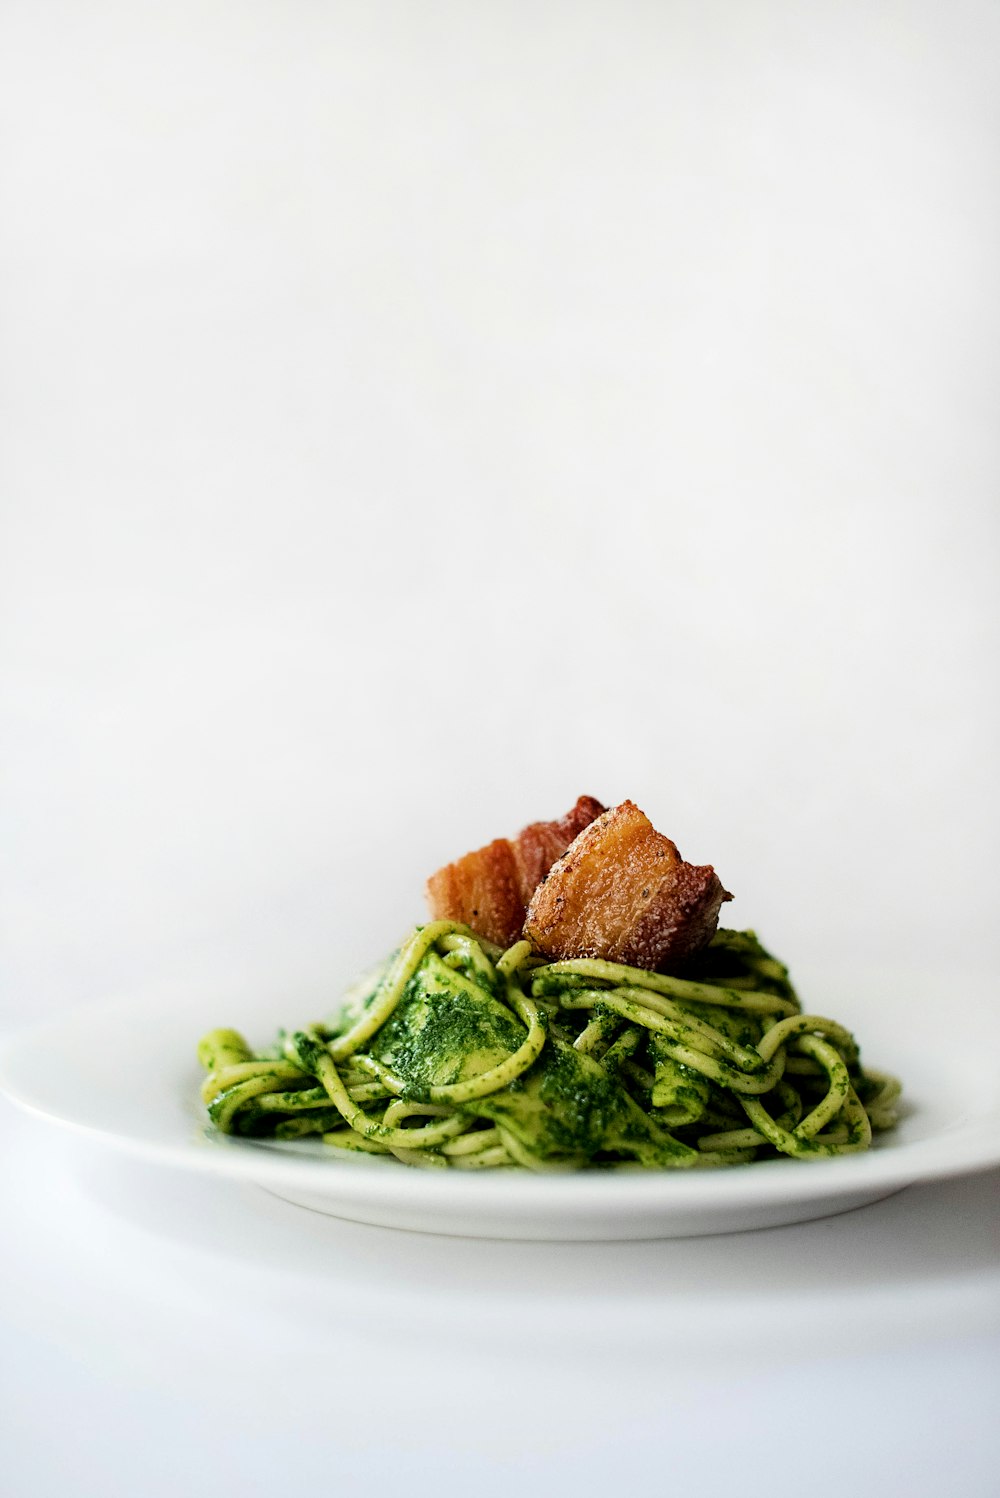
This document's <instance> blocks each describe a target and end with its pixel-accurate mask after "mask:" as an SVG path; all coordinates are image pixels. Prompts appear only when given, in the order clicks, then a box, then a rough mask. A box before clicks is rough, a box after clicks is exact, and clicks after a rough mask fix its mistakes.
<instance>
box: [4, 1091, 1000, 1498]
mask: <svg viewBox="0 0 1000 1498" xmlns="http://www.w3.org/2000/svg"><path fill="white" fill-rule="evenodd" d="M0 1119H2V1136H0V1137H2V1140H3V1153H2V1157H0V1158H2V1173H3V1178H2V1191H3V1197H4V1200H5V1201H6V1202H7V1203H8V1204H9V1211H8V1212H7V1213H6V1214H5V1219H6V1221H5V1228H4V1231H3V1237H2V1241H0V1315H2V1323H3V1338H2V1348H3V1352H2V1359H3V1395H2V1400H3V1410H4V1419H3V1426H4V1432H5V1433H4V1437H3V1456H4V1474H5V1487H4V1491H5V1492H9V1493H10V1494H11V1495H12V1498H13V1495H16V1498H35V1495H41V1494H49V1493H52V1492H55V1491H57V1490H58V1489H60V1488H61V1487H63V1485H65V1486H66V1487H67V1488H69V1489H71V1490H72V1491H73V1492H74V1493H76V1494H78V1495H80V1498H91V1495H93V1498H117V1495H122V1498H134V1495H136V1494H142V1495H149V1498H158V1495H160V1494H163V1495H174V1494H178V1493H185V1494H191V1495H201V1494H205V1495H210V1494H217V1493H219V1492H220V1491H229V1490H231V1489H239V1490H242V1491H247V1492H252V1493H258V1492H260V1493H269V1492H274V1491H281V1490H283V1489H284V1487H285V1486H286V1485H287V1486H288V1487H289V1488H296V1489H297V1488H299V1487H303V1488H306V1489H308V1488H310V1487H313V1486H314V1485H319V1484H322V1485H324V1490H338V1489H339V1490H340V1491H347V1492H360V1491H362V1490H365V1491H367V1490H368V1489H369V1488H370V1487H374V1486H375V1485H378V1484H391V1485H392V1486H393V1487H394V1488H396V1487H398V1488H400V1489H401V1490H403V1491H406V1492H410V1493H414V1494H428V1495H430V1494H433V1493H439V1492H440V1491H441V1489H442V1487H443V1486H445V1485H447V1486H448V1487H449V1488H453V1489H455V1490H458V1491H466V1492H474V1493H479V1494H494V1493H496V1494H500V1493H507V1492H509V1491H510V1488H511V1485H512V1484H514V1485H516V1487H517V1488H518V1489H520V1490H522V1491H526V1492H530V1493H536V1492H537V1493H543V1492H547V1493H562V1492H566V1493H569V1492H573V1493H581V1494H598V1493H602V1492H606V1491H607V1490H608V1488H609V1486H613V1487H614V1488H616V1489H620V1488H622V1487H634V1486H635V1485H637V1484H640V1483H642V1484H649V1483H656V1484H657V1485H660V1486H662V1487H663V1489H664V1490H665V1489H666V1487H667V1486H668V1485H673V1484H674V1483H680V1482H683V1483H684V1484H687V1485H690V1486H691V1487H692V1489H693V1490H697V1491H698V1492H701V1493H704V1494H716V1493H719V1494H721V1493H724V1492H729V1491H731V1490H732V1488H733V1487H734V1486H735V1487H737V1488H738V1489H739V1491H741V1492H743V1493H746V1494H748V1495H754V1498H756V1495H758V1494H759V1495H761V1498H764V1495H766V1494H768V1493H772V1492H773V1491H774V1490H775V1484H776V1483H777V1484H778V1486H779V1487H780V1486H781V1485H782V1484H783V1483H787V1482H789V1481H792V1482H794V1483H795V1484H801V1485H802V1486H803V1488H804V1489H805V1490H808V1491H809V1492H811V1493H814V1494H818V1495H827V1494H829V1495H831V1498H832V1495H834V1494H842V1493H845V1492H849V1493H857V1494H863V1495H869V1494H870V1495H872V1498H874V1495H876V1494H881V1493H885V1492H901V1493H906V1494H909V1495H920V1498H924V1495H926V1498H936V1495H938V1494H942V1493H952V1494H956V1495H957V1494H961V1495H962V1498H995V1495H996V1493H997V1491H998V1487H997V1474H998V1472H1000V1422H998V1421H997V1419H996V1411H997V1404H998V1395H1000V1252H998V1251H1000V1172H990V1173H988V1174H984V1175H980V1176H977V1177H972V1178H969V1179H965V1180H956V1181H951V1182H944V1183H940V1184H937V1185H932V1186H923V1187H918V1188H911V1189H910V1190H907V1191H904V1192H902V1193H900V1194H899V1195H897V1196H895V1197H893V1198H891V1199H890V1200H888V1201H885V1202H882V1203H879V1204H877V1205H875V1206H872V1207H868V1208H865V1209H863V1210H861V1211H858V1212H853V1213H847V1214H844V1215H842V1216H840V1217H836V1218H830V1219H827V1220H825V1221H822V1222H817V1223H812V1224H805V1225H802V1226H798V1227H791V1228H782V1229H774V1230H770V1231H767V1232H761V1233H753V1234H746V1235H731V1236H730V1235H726V1236H720V1237H714V1238H701V1239H687V1240H683V1241H674V1242H661V1243H644V1244H626V1245H621V1244H614V1245H612V1244H590V1245H586V1244H577V1245H559V1244H521V1243H502V1244H501V1243H490V1242H477V1241H470V1240H462V1239H450V1238H442V1237H434V1236H430V1235H420V1234H406V1233H396V1232H392V1231H388V1230H384V1229H376V1228H368V1227H363V1226H359V1225H356V1224H351V1223H346V1222H338V1221H336V1220H334V1219H332V1218H326V1217H322V1216H319V1215H317V1214H314V1213H310V1212H306V1211H303V1210H301V1209H298V1208H295V1207H292V1206H289V1205H287V1204H286V1203H284V1202H281V1201H279V1200H277V1199H275V1198H273V1197H271V1196H269V1195H268V1194H266V1193H264V1192H263V1191H261V1190H259V1189H258V1188H256V1187H249V1186H242V1185H237V1184H233V1183H229V1182H224V1181H214V1180H207V1179H202V1178H199V1177H196V1176H191V1175H187V1174H184V1173H181V1172H173V1171H169V1170H164V1169H160V1168H156V1167H151V1166H146V1165H144V1164H142V1163H138V1162H134V1161H131V1160H128V1159H126V1158H125V1157H119V1156H118V1155H117V1154H115V1153H113V1152H109V1151H106V1150H103V1149H102V1148H100V1147H96V1146H94V1145H92V1144H89V1143H86V1144H85V1143H82V1142H80V1141H78V1140H76V1139H75V1138H72V1137H70V1136H66V1135H64V1134H62V1133H61V1132H59V1131H57V1130H55V1129H53V1128H52V1127H51V1126H49V1125H46V1124H43V1123H41V1122H39V1121H35V1120H32V1119H27V1118H24V1117H22V1116H20V1115H16V1114H15V1112H14V1110H13V1109H11V1108H9V1107H8V1106H6V1105H5V1106H4V1108H3V1111H2V1114H0ZM788 1474H792V1476H791V1477H789V1475H788ZM345 1485H346V1486H345Z"/></svg>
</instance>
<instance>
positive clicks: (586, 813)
mask: <svg viewBox="0 0 1000 1498" xmlns="http://www.w3.org/2000/svg"><path fill="white" fill-rule="evenodd" d="M603 811H604V807H603V805H602V804H601V802H600V801H597V800H596V799H595V798H594V797H593V796H580V797H579V799H578V800H577V802H576V805H575V806H574V807H573V808H572V810H571V811H569V812H567V813H566V815H565V816H564V817H561V818H560V819H559V820H558V821H555V822H532V823H531V824H530V826H528V827H525V828H524V829H523V831H521V832H519V833H518V835H517V837H516V838H513V839H511V838H505V837H501V838H496V839H495V841H493V842H492V843H487V844H486V846H485V848H477V849H476V850H475V851H474V852H472V853H466V855H465V857H464V858H459V859H458V860H457V861H456V862H455V863H449V864H445V866H444V868H443V869H438V871H437V873H436V874H432V875H431V877H430V878H429V879H428V881H427V903H428V905H429V907H430V912H431V915H432V916H433V918H434V919H435V920H447V921H461V922H463V923H464V924H465V925H466V926H471V928H472V930H473V931H475V932H476V933H477V934H478V935H479V936H485V937H486V939H487V941H493V942H496V943H497V945H498V946H501V947H509V946H511V945H512V944H513V943H514V942H516V941H519V940H520V937H521V928H522V926H523V925H524V917H525V913H526V911H527V907H528V902H529V901H530V899H531V897H532V895H533V894H534V892H535V889H536V887H537V886H538V884H539V883H540V882H541V880H542V879H544V877H545V875H546V874H547V873H548V871H549V869H550V868H551V867H552V865H553V864H554V863H555V861H556V859H557V858H559V857H561V856H562V854H563V853H565V852H566V849H567V848H568V847H569V846H570V844H571V843H572V842H573V839H574V838H575V837H576V836H577V834H578V833H580V832H582V831H583V829H584V828H585V827H587V826H588V825H589V824H590V823H591V822H593V820H594V818H595V817H599V816H600V815H601V814H602V813H603Z"/></svg>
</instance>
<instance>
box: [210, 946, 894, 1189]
mask: <svg viewBox="0 0 1000 1498" xmlns="http://www.w3.org/2000/svg"><path fill="white" fill-rule="evenodd" d="M198 1057H199V1060H200V1061H201V1063H202V1065H203V1066H204V1067H205V1069H206V1071H207V1072H208V1075H207V1077H206V1079H205V1082H204V1085H203V1088H202V1097H203V1100H204V1102H205V1104H206V1107H207V1109H208V1115H209V1118H210V1119H211V1121H212V1123H213V1124H214V1125H215V1126H216V1127H217V1128H218V1129H220V1130H222V1131H223V1132H224V1133H230V1134H237V1135H242V1136H244V1137H248V1138H256V1139H277V1140H290V1139H300V1138H303V1137H306V1136H310V1135H314V1136H318V1137H319V1138H320V1139H322V1141H323V1143H324V1144H326V1145H328V1146H330V1147H331V1148H333V1149H337V1150H340V1151H359V1152H361V1153H364V1154H369V1155H388V1156H394V1157H395V1158H396V1159H397V1160H400V1161H402V1162H403V1163H404V1164H407V1165H415V1166H423V1167H429V1168H432V1169H449V1168H451V1169H455V1170H489V1169H494V1168H498V1167H506V1168H512V1167H520V1168H526V1169H528V1170H533V1171H552V1170H575V1169H580V1168H582V1167H603V1168H606V1169H652V1170H661V1169H669V1170H673V1169H689V1168H703V1167H706V1166H725V1165H741V1164H746V1163H749V1162H750V1161H753V1160H758V1159H766V1158H775V1157H777V1156H779V1155H789V1156H792V1157H793V1158H795V1159H799V1160H811V1159H816V1158H818V1157H821V1156H829V1155H843V1154H849V1153H852V1152H855V1151H859V1150H865V1149H867V1148H868V1147H869V1145H870V1143H871V1138H872V1131H873V1130H877V1129H888V1128H891V1127H892V1126H893V1124H894V1123H895V1122H896V1104H897V1100H898V1098H899V1094H900V1085H899V1083H898V1081H896V1079H895V1078H894V1077H890V1076H886V1075H884V1074H882V1073H880V1072H875V1071H872V1070H870V1069H866V1068H863V1067H862V1065H861V1060H860V1056H859V1052H858V1048H857V1045H856V1044H855V1041H854V1039H853V1037H852V1036H851V1035H850V1034H849V1033H848V1031H847V1030H845V1029H844V1028H843V1026H841V1025H839V1024H837V1023H836V1022H835V1021H833V1020H830V1019H824V1018H823V1017H822V1016H820V1015H815V1014H803V1013H802V1011H801V1005H800V1004H799V1001H798V998H797V996H796V994H795V991H794V989H793V988H792V985H791V983H790V982H789V979H788V973H787V970H786V969H785V967H784V966H783V965H782V963H780V962H779V961H778V960H777V959H776V958H774V957H773V956H771V954H770V953H769V952H766V951H765V950H764V948H763V947H762V946H761V944H760V942H759V941H758V940H757V937H756V936H755V935H754V933H753V932H752V931H727V930H720V931H718V932H717V933H716V935H715V937H714V938H713V940H712V942H711V943H710V944H709V946H708V947H707V948H706V949H705V950H704V951H703V952H702V953H701V954H700V955H699V956H698V957H697V958H696V959H693V960H692V961H691V962H690V963H689V964H688V966H687V971H686V972H685V975H684V977H668V976H666V975H665V974H662V973H652V972H647V971H645V970H644V969H641V968H632V967H625V966H623V965H622V964H620V963H613V962H604V961H600V960H597V959H592V958H579V959H575V960H570V961H561V962H549V961H546V960H545V959H543V958H541V957H539V956H538V955H537V954H536V953H534V952H533V950H532V947H531V944H530V943H529V942H527V941H520V942H518V943H517V944H516V945H515V946H513V947H510V948H509V949H508V950H507V951H506V952H503V951H501V950H500V948H498V947H495V946H493V945H492V944H491V943H490V942H488V941H485V940H484V939H482V938H481V937H477V936H475V935H474V934H473V932H472V931H470V930H469V929H468V928H467V927H465V926H461V925H458V924H456V923H455V922H452V921H433V922H431V923H430V924H428V925H425V926H418V927H417V928H416V930H415V931H414V932H413V933H412V935H411V936H410V937H409V938H408V939H407V941H406V942H404V944H403V946H402V947H401V948H400V949H399V951H398V952H396V953H394V954H393V956H392V957H391V958H390V959H389V961H388V962H387V963H386V965H385V967H384V968H383V969H382V970H381V971H380V972H379V973H378V975H377V976H376V977H375V978H373V979H372V980H371V981H370V982H369V983H367V984H365V985H363V986H362V987H361V988H360V989H359V990H357V991H355V992H354V993H353V994H352V995H350V996H349V998H348V999H347V1000H346V1001H345V1003H344V1005H343V1007H342V1009H341V1011H340V1012H339V1013H338V1014H337V1015H336V1016H334V1017H332V1018H331V1019H330V1020H328V1021H327V1022H325V1023H317V1024H311V1025H307V1026H306V1027H304V1028H303V1029H301V1030H296V1031H292V1032H289V1033H285V1032H282V1034H281V1035H280V1036H279V1039H278V1042H277V1044H276V1045H275V1046H274V1047H272V1048H271V1049H270V1050H269V1051H266V1052H263V1053H260V1054H255V1053H254V1052H253V1051H252V1050H251V1049H250V1047H249V1046H248V1045H247V1044H246V1042H245V1040H244V1039H243V1037H242V1036H241V1035H240V1034H239V1033H237V1032H236V1031H234V1030H213V1031H211V1032H210V1033H209V1034H208V1035H206V1036H205V1037H204V1038H203V1039H202V1041H201V1042H200V1044H199V1046H198Z"/></svg>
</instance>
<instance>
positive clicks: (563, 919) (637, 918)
mask: <svg viewBox="0 0 1000 1498" xmlns="http://www.w3.org/2000/svg"><path fill="white" fill-rule="evenodd" d="M731 898H732V896H731V895H730V894H728V893H727V891H726V890H725V889H723V887H722V884H721V883H720V881H719V879H718V876H717V875H716V872H715V870H714V869H713V868H712V867H711V866H710V865H707V864H706V865H696V864H690V863H685V862H684V860H683V859H682V858H681V855H680V853H679V852H678V850H677V847H676V845H675V844H674V843H672V842H671V841H670V839H669V838H668V837H664V836H663V834H662V833H659V832H657V831H656V829H655V828H654V827H653V825H652V823H651V822H650V821H649V819H648V817H646V816H644V815H643V813H642V812H641V811H640V810H639V808H638V807H637V806H636V805H635V804H634V803H633V802H631V801H623V802H622V804H621V805H620V806H616V807H613V808H612V809H611V811H608V812H605V813H604V814H603V816H600V817H598V818H597V819H596V820H595V821H593V822H591V823H590V824H589V826H588V827H586V828H585V829H584V831H583V832H581V833H580V834H579V836H578V837H577V838H576V840H575V841H574V842H573V843H572V844H571V846H570V848H569V849H568V851H567V852H566V853H565V854H564V855H563V857H562V858H560V859H559V860H558V861H557V862H556V863H555V864H553V866H552V868H551V869H550V870H549V873H548V875H547V876H546V878H545V881H544V883H542V884H540V885H539V887H538V888H537V889H536V890H535V893H534V895H533V896H532V899H531V901H530V904H529V906H528V913H527V917H526V920H525V923H524V934H525V935H526V936H528V937H530V939H531V941H532V942H533V943H534V945H535V946H536V947H537V948H538V949H539V951H541V952H543V953H544V954H545V955H546V956H548V957H553V958H557V959H558V958H566V957H603V958H606V959H608V960H609V961H612V962H625V963H628V964H629V965H630V966H634V967H644V968H649V969H658V970H661V971H663V970H669V969H671V968H676V967H677V966H679V965H680V964H682V963H683V962H684V961H685V960H686V959H687V958H688V957H690V956H692V955H693V953H695V952H697V951H699V950H700V948H701V947H703V946H705V945H706V944H707V943H708V942H709V941H710V940H711V938H712V934H713V933H714V931H715V929H716V926H717V925H718V919H719V908H720V906H721V905H722V902H723V901H724V900H729V899H731Z"/></svg>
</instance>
